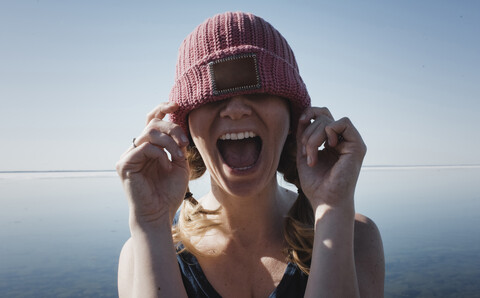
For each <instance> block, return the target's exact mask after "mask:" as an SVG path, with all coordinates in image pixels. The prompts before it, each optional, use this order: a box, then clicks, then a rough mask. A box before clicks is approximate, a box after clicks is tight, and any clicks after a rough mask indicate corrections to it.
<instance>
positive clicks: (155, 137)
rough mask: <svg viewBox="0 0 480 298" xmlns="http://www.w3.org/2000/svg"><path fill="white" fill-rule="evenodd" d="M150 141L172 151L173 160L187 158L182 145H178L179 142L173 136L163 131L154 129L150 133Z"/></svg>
mask: <svg viewBox="0 0 480 298" xmlns="http://www.w3.org/2000/svg"><path fill="white" fill-rule="evenodd" d="M149 143H150V144H153V145H156V146H158V147H160V148H165V150H167V151H168V152H169V153H170V156H171V157H172V160H174V159H180V160H183V159H185V155H184V153H183V151H182V149H181V147H180V146H179V145H178V143H176V142H175V140H174V139H173V138H172V137H171V136H169V135H167V134H164V133H161V132H159V131H158V130H153V131H152V133H151V134H150V139H149Z"/></svg>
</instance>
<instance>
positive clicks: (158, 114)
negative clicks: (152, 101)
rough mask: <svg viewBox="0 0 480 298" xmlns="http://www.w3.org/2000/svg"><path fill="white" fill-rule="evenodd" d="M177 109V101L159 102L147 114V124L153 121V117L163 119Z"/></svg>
mask: <svg viewBox="0 0 480 298" xmlns="http://www.w3.org/2000/svg"><path fill="white" fill-rule="evenodd" d="M176 110H178V104H177V103H175V102H170V101H169V102H163V103H161V104H159V105H158V106H156V107H155V108H154V109H153V110H151V111H150V112H149V113H148V114H147V125H148V124H149V123H150V121H152V119H155V118H157V119H160V120H162V119H163V118H165V115H167V114H169V113H173V112H175V111H176Z"/></svg>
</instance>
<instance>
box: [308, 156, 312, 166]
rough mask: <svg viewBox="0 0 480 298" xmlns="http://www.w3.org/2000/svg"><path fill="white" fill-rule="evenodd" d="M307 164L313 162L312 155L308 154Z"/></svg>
mask: <svg viewBox="0 0 480 298" xmlns="http://www.w3.org/2000/svg"><path fill="white" fill-rule="evenodd" d="M307 164H308V165H311V164H312V158H311V157H310V156H307Z"/></svg>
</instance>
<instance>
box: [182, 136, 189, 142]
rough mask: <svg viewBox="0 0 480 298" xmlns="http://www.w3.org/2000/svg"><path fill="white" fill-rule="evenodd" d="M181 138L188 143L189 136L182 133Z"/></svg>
mask: <svg viewBox="0 0 480 298" xmlns="http://www.w3.org/2000/svg"><path fill="white" fill-rule="evenodd" d="M180 139H181V140H182V142H184V143H188V139H187V137H186V136H185V135H182V136H181V137H180Z"/></svg>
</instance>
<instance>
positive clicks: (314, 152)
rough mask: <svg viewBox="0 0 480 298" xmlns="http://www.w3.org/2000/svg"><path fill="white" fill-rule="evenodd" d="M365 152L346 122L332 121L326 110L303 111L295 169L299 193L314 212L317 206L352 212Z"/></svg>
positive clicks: (361, 143)
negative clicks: (343, 208) (348, 208)
mask: <svg viewBox="0 0 480 298" xmlns="http://www.w3.org/2000/svg"><path fill="white" fill-rule="evenodd" d="M322 145H324V148H321V150H319V149H320V147H321V146H322ZM366 151H367V147H366V146H365V143H364V142H363V140H362V137H361V136H360V134H359V133H358V131H357V129H356V128H355V127H354V126H353V124H352V123H351V121H350V120H349V119H348V118H342V119H340V120H337V121H335V120H334V119H333V117H332V115H331V113H330V111H329V110H328V109H327V108H317V107H310V108H307V109H305V111H304V112H303V114H302V116H301V117H300V120H299V123H298V129H297V169H298V174H299V178H300V184H301V187H302V191H303V193H304V194H305V196H306V197H307V198H308V199H309V201H310V203H311V205H312V207H313V208H314V210H315V209H316V207H318V206H320V205H327V206H329V207H337V206H344V205H345V204H347V206H350V207H352V208H353V195H354V192H355V186H356V183H357V179H358V175H359V173H360V169H361V166H362V162H363V158H364V156H365V153H366Z"/></svg>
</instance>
